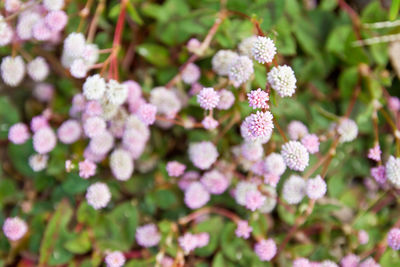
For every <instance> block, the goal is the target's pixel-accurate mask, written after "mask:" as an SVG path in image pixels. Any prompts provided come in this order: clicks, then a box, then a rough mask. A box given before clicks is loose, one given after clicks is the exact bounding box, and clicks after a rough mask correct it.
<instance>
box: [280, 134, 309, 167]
mask: <svg viewBox="0 0 400 267" xmlns="http://www.w3.org/2000/svg"><path fill="white" fill-rule="evenodd" d="M281 155H282V157H283V160H284V161H285V164H286V166H288V167H289V168H290V169H292V170H295V171H304V169H305V168H306V167H307V166H308V162H309V157H310V156H309V154H308V151H307V148H305V147H304V146H303V144H302V143H300V142H298V141H289V142H287V143H285V144H284V145H283V146H282V151H281Z"/></svg>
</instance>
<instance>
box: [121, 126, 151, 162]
mask: <svg viewBox="0 0 400 267" xmlns="http://www.w3.org/2000/svg"><path fill="white" fill-rule="evenodd" d="M146 141H147V140H146V139H144V137H143V136H141V132H140V131H138V130H135V129H128V130H126V131H125V132H124V135H123V137H122V144H123V147H124V148H125V149H127V150H128V151H129V152H130V154H131V157H132V159H134V160H135V159H138V158H139V157H140V156H141V155H142V153H143V151H144V149H145V146H146Z"/></svg>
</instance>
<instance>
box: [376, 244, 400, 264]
mask: <svg viewBox="0 0 400 267" xmlns="http://www.w3.org/2000/svg"><path fill="white" fill-rule="evenodd" d="M399 262H400V255H399V253H398V252H397V251H394V250H393V249H390V248H388V249H386V252H385V253H384V254H383V255H382V257H381V260H380V261H379V263H380V264H381V266H382V267H392V266H397V265H398V264H399Z"/></svg>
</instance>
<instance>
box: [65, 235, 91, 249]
mask: <svg viewBox="0 0 400 267" xmlns="http://www.w3.org/2000/svg"><path fill="white" fill-rule="evenodd" d="M65 248H66V249H67V250H68V251H70V252H72V253H74V254H85V253H86V252H88V251H89V250H90V249H91V248H92V244H91V242H90V239H89V233H88V232H87V231H84V232H82V233H80V234H79V235H78V236H77V237H76V238H73V239H71V240H68V242H66V243H65Z"/></svg>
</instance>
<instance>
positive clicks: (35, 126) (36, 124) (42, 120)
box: [31, 115, 49, 132]
mask: <svg viewBox="0 0 400 267" xmlns="http://www.w3.org/2000/svg"><path fill="white" fill-rule="evenodd" d="M44 127H49V123H48V121H47V118H46V117H45V116H43V115H39V116H35V117H33V118H32V120H31V130H32V132H36V131H38V130H39V129H41V128H44Z"/></svg>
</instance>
